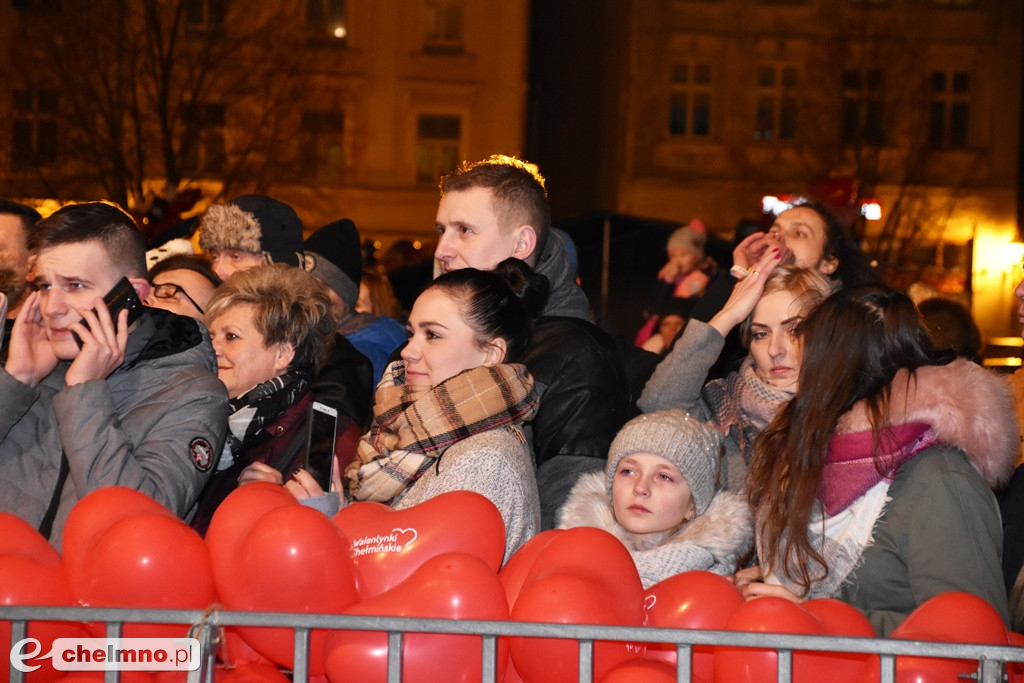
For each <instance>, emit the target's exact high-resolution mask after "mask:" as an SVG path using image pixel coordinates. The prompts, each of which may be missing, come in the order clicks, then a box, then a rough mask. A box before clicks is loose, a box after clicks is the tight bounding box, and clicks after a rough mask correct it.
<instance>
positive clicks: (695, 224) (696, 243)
mask: <svg viewBox="0 0 1024 683" xmlns="http://www.w3.org/2000/svg"><path fill="white" fill-rule="evenodd" d="M707 243H708V233H707V228H706V227H704V223H702V222H701V220H700V219H699V218H694V219H693V220H692V221H690V224H689V225H684V226H683V227H681V228H677V229H676V231H675V232H673V233H672V234H671V235H669V237H668V242H666V244H665V248H667V249H671V248H672V247H685V248H686V249H689V250H690V251H692V252H695V253H696V254H697V256H698V257H699V258H704V247H705V245H707Z"/></svg>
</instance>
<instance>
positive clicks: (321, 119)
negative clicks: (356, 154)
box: [301, 110, 345, 183]
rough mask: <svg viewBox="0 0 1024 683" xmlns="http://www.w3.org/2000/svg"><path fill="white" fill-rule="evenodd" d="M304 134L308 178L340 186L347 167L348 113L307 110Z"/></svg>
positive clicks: (303, 125)
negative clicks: (346, 133) (346, 125)
mask: <svg viewBox="0 0 1024 683" xmlns="http://www.w3.org/2000/svg"><path fill="white" fill-rule="evenodd" d="M301 130H302V169H303V172H304V173H305V175H306V176H307V177H308V178H311V179H315V180H318V181H320V182H325V183H332V182H339V181H340V180H341V179H342V172H343V170H344V163H345V153H344V150H345V146H344V143H345V113H344V112H341V111H337V110H326V111H324V110H305V111H303V112H302V125H301Z"/></svg>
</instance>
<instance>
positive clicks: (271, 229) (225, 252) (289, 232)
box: [199, 194, 302, 280]
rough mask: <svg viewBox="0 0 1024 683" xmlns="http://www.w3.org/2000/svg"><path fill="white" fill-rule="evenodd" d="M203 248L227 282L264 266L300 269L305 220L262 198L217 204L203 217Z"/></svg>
mask: <svg viewBox="0 0 1024 683" xmlns="http://www.w3.org/2000/svg"><path fill="white" fill-rule="evenodd" d="M199 248H200V249H202V250H203V251H205V252H207V253H208V254H209V255H210V261H211V264H212V266H213V272H215V273H216V274H217V277H219V278H220V279H221V280H227V279H228V278H229V277H231V275H232V274H233V273H235V272H237V271H240V270H247V269H249V268H254V267H256V266H259V265H262V264H264V263H286V264H288V265H290V266H297V265H299V264H300V262H301V258H302V220H300V219H299V216H298V214H296V213H295V210H294V209H292V207H290V206H288V205H287V204H285V203H284V202H281V201H278V200H276V199H274V198H272V197H267V196H265V195H261V194H247V195H243V196H241V197H238V198H237V199H235V200H233V201H231V202H228V203H227V204H214V205H212V206H211V207H210V208H208V209H207V210H206V211H204V212H203V214H202V215H201V216H200V217H199Z"/></svg>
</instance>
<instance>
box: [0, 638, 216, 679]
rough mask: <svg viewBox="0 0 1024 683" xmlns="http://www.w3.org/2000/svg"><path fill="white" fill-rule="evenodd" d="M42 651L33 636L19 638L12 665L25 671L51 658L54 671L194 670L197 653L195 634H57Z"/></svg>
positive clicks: (12, 656)
mask: <svg viewBox="0 0 1024 683" xmlns="http://www.w3.org/2000/svg"><path fill="white" fill-rule="evenodd" d="M41 653H42V647H41V646H40V644H39V641H38V640H36V639H35V638H25V639H24V640H19V641H18V642H17V643H15V644H14V647H13V648H11V666H13V667H14V668H15V669H17V670H18V671H22V672H25V673H28V672H30V671H35V670H36V669H38V668H39V667H40V666H41V664H39V663H38V661H39V660H43V659H50V660H52V662H53V668H54V669H56V670H57V671H195V670H196V669H198V668H199V657H200V652H199V641H198V640H197V639H195V638H57V639H56V640H54V641H53V648H51V649H50V651H49V652H47V653H46V654H45V655H44V654H41ZM33 662H37V663H33Z"/></svg>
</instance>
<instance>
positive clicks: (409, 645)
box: [326, 553, 508, 683]
mask: <svg viewBox="0 0 1024 683" xmlns="http://www.w3.org/2000/svg"><path fill="white" fill-rule="evenodd" d="M347 614H354V615H356V614H358V615H378V616H394V617H428V618H439V619H482V620H505V619H508V603H507V602H506V601H505V591H504V589H503V588H502V586H501V582H500V581H499V580H498V577H497V575H496V574H495V573H494V570H493V569H492V568H491V566H490V565H488V564H487V563H486V562H484V561H483V560H481V559H480V558H479V557H476V556H474V555H468V554H466V553H443V554H441V555H438V556H436V557H433V558H430V559H428V560H427V561H426V562H424V563H423V564H422V565H420V566H419V567H418V568H416V569H415V570H413V572H412V573H411V574H410V575H409V576H408V578H406V579H405V580H404V581H402V582H401V583H399V584H398V585H397V586H395V587H394V588H392V589H391V590H389V591H386V592H384V593H381V594H380V595H377V596H375V597H373V598H369V599H368V600H366V601H364V602H361V603H359V604H358V605H356V606H355V607H353V608H351V609H349V610H348V611H347ZM480 646H481V638H480V637H479V636H456V635H440V634H416V633H407V634H405V637H404V639H403V643H402V680H403V681H404V682H405V683H433V682H434V681H479V680H480V673H481V659H480V656H481V651H480ZM387 656H388V652H387V634H386V633H380V632H373V631H363V632H359V631H333V632H331V634H330V635H329V636H328V639H327V662H326V669H327V676H328V678H329V679H330V680H331V681H345V683H361V682H364V681H365V682H367V683H368V682H370V681H383V680H385V678H386V672H387ZM507 660H508V651H507V648H506V645H505V643H504V640H503V639H499V641H498V660H497V661H498V662H499V663H500V664H499V671H498V680H501V678H502V675H503V673H504V671H503V669H504V666H502V665H503V664H504V663H506V662H507Z"/></svg>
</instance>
